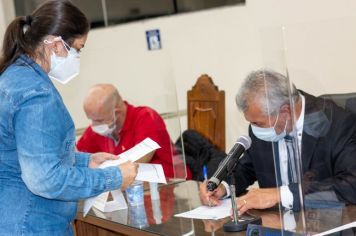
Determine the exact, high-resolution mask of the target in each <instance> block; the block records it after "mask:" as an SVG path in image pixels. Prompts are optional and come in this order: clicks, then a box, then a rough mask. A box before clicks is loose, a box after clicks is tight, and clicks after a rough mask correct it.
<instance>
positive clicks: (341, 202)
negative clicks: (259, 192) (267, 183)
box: [252, 18, 356, 235]
mask: <svg viewBox="0 0 356 236" xmlns="http://www.w3.org/2000/svg"><path fill="white" fill-rule="evenodd" d="M355 22H356V18H343V19H337V20H326V21H315V22H306V23H301V24H293V25H285V26H283V27H282V26H281V27H274V28H273V27H271V28H265V29H262V30H261V41H262V45H263V47H262V56H263V61H264V68H268V69H265V71H264V72H262V74H263V78H264V79H263V81H267V80H269V79H268V77H271V76H270V73H269V71H271V70H272V71H276V72H278V73H280V76H279V77H280V78H281V81H283V80H284V82H283V83H282V84H285V86H286V87H285V91H286V92H285V93H284V94H283V96H284V97H285V98H286V99H285V101H284V102H282V103H281V105H278V106H276V108H278V113H277V112H274V111H273V107H274V104H276V103H278V100H279V98H281V97H283V96H282V95H278V93H276V89H275V88H276V86H275V85H274V86H266V87H265V90H264V91H265V94H264V96H265V98H267V100H266V101H267V102H266V104H267V105H266V108H267V111H269V113H268V115H267V118H266V119H267V120H269V124H268V125H267V126H266V127H274V130H275V131H276V133H277V134H281V132H280V131H284V130H285V131H286V134H287V135H288V134H289V136H291V140H292V142H291V143H288V142H289V141H288V140H286V139H285V136H286V135H280V137H279V138H281V139H279V141H278V142H274V143H273V144H270V149H271V150H272V153H273V155H272V156H273V160H271V158H269V157H267V156H266V159H265V165H267V163H268V162H271V161H273V162H274V165H273V166H274V169H275V179H276V184H275V185H276V186H279V190H280V191H279V192H280V198H281V200H282V203H281V204H280V207H279V211H280V221H281V227H282V229H284V230H288V231H292V232H297V233H302V234H306V235H310V234H316V233H321V232H325V231H328V230H332V229H335V228H337V227H339V226H342V225H345V224H348V223H350V222H353V221H355V220H356V214H353V213H352V212H355V209H354V206H353V204H355V203H356V192H355V191H356V161H355V157H356V142H355V137H356V116H355V110H356V98H355V97H356V82H355V79H354V78H356V72H355V70H354V68H355V65H356V23H355ZM272 77H273V76H272ZM277 77H278V76H277ZM292 84H295V85H296V87H297V89H298V94H299V95H298V96H294V95H293V86H292ZM280 102H281V101H280ZM285 117H289V119H288V122H287V124H286V123H284V122H283V121H284V119H285ZM283 125H284V126H285V129H284V128H283ZM252 133H253V132H252ZM257 134H258V130H257ZM260 135H261V133H260ZM281 136H282V137H281ZM252 137H254V136H253V135H252ZM253 140H254V138H253ZM256 142H257V143H258V142H259V141H256ZM291 153H293V155H290V154H291ZM291 156H292V157H291ZM281 157H282V158H281ZM260 187H261V185H260ZM262 187H263V186H262ZM286 191H287V192H286ZM288 191H289V194H288ZM290 197H292V199H293V201H292V204H290V207H288V205H287V206H286V205H284V206H283V202H288V199H290ZM286 199H287V200H286ZM289 202H290V201H289ZM289 208H290V209H291V210H288V209H289ZM351 228H352V227H351ZM350 232H351V233H352V232H353V229H345V230H344V231H343V233H345V235H347V233H350ZM329 233H331V232H329ZM342 235H344V234H342ZM351 235H353V234H351Z"/></svg>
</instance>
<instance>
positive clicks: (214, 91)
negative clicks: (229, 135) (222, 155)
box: [187, 75, 225, 151]
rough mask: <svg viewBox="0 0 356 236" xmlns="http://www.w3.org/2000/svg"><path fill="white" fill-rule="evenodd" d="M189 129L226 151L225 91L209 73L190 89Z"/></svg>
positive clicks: (188, 96) (188, 95)
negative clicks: (220, 88) (221, 89)
mask: <svg viewBox="0 0 356 236" xmlns="http://www.w3.org/2000/svg"><path fill="white" fill-rule="evenodd" d="M187 98H188V106H187V109H188V129H193V130H196V131H198V132H199V133H200V134H201V135H203V136H204V137H206V138H207V139H208V140H209V141H210V142H212V143H213V144H214V145H215V146H216V147H217V148H219V149H220V150H222V151H225V92H224V91H219V89H218V87H217V86H215V85H214V82H213V80H212V79H211V78H210V77H209V76H208V75H202V76H200V77H199V78H198V80H197V82H196V84H195V85H194V86H193V88H192V90H189V91H188V94H187Z"/></svg>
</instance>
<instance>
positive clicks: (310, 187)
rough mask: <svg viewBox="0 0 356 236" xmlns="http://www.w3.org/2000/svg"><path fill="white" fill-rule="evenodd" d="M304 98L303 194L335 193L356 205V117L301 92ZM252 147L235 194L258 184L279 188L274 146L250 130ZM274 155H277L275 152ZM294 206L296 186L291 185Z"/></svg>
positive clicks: (241, 165) (240, 170)
mask: <svg viewBox="0 0 356 236" xmlns="http://www.w3.org/2000/svg"><path fill="white" fill-rule="evenodd" d="M300 92H301V93H302V94H303V95H304V97H305V116H304V125H303V136H302V145H301V149H302V151H301V159H302V169H303V176H302V187H303V188H302V189H303V192H304V194H308V193H313V192H319V191H333V192H334V193H335V194H336V196H337V197H338V199H339V200H340V201H342V202H345V203H352V204H355V203H356V116H355V115H354V114H352V113H349V112H346V111H345V110H344V109H342V108H340V107H338V106H337V105H336V104H335V103H333V102H331V101H329V100H325V99H321V98H316V97H314V96H312V95H309V94H307V93H304V92H302V91H300ZM249 135H250V137H251V139H252V145H251V147H250V149H249V150H247V151H246V153H245V154H244V156H243V157H242V158H241V159H240V162H239V163H238V165H237V167H236V170H235V174H234V176H235V183H236V194H237V195H238V196H239V195H241V194H243V193H245V192H246V188H247V187H248V186H249V185H251V184H253V183H254V181H256V180H257V181H258V183H259V186H260V187H261V188H269V187H276V177H275V167H274V161H273V148H272V146H273V143H272V142H265V141H263V140H260V139H258V138H257V137H256V136H255V135H254V134H253V132H252V130H251V127H249ZM275 151H278V149H277V150H275ZM289 187H290V189H291V191H292V192H293V194H294V200H295V201H294V204H298V202H296V200H298V199H299V198H298V195H296V193H297V192H298V191H297V189H298V188H297V186H296V185H295V184H291V185H290V186H289Z"/></svg>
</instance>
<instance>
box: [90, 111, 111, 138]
mask: <svg viewBox="0 0 356 236" xmlns="http://www.w3.org/2000/svg"><path fill="white" fill-rule="evenodd" d="M91 129H92V130H93V131H94V132H95V133H97V134H99V135H102V136H106V137H107V136H110V135H111V134H112V133H113V132H114V130H115V129H116V115H115V111H114V121H113V122H112V123H111V124H110V125H108V124H100V125H92V127H91Z"/></svg>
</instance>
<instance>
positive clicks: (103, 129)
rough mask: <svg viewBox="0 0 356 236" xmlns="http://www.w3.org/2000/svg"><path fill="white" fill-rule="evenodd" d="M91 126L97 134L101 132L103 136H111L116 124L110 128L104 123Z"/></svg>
mask: <svg viewBox="0 0 356 236" xmlns="http://www.w3.org/2000/svg"><path fill="white" fill-rule="evenodd" d="M91 128H92V130H93V131H94V132H95V133H97V134H100V135H102V136H110V135H111V134H112V133H113V132H114V130H115V128H116V125H115V124H114V125H113V126H112V127H111V128H110V127H109V125H108V124H102V125H95V126H92V127H91Z"/></svg>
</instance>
